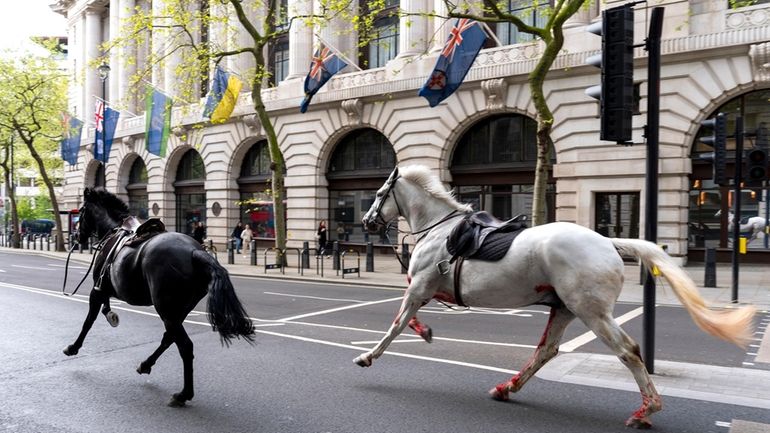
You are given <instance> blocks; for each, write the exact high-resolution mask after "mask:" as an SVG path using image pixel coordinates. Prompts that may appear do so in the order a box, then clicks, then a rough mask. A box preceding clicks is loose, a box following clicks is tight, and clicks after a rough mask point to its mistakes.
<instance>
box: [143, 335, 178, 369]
mask: <svg viewBox="0 0 770 433" xmlns="http://www.w3.org/2000/svg"><path fill="white" fill-rule="evenodd" d="M173 342H174V340H173V338H172V337H171V334H170V333H169V332H168V331H166V332H164V333H163V338H162V339H161V340H160V346H158V348H157V349H155V352H152V355H150V356H149V357H147V359H145V360H144V361H142V362H141V363H140V364H139V367H137V369H136V372H137V373H139V374H150V372H151V371H152V366H153V365H155V362H156V361H158V358H160V355H162V354H163V352H165V351H166V349H168V348H169V346H171V343H173Z"/></svg>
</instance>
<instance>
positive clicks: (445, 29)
mask: <svg viewBox="0 0 770 433" xmlns="http://www.w3.org/2000/svg"><path fill="white" fill-rule="evenodd" d="M433 9H434V10H435V11H436V15H438V16H437V17H434V18H433V43H432V44H431V48H430V51H431V53H434V52H437V51H441V50H442V49H443V48H444V44H445V43H446V40H447V39H448V38H449V31H450V30H452V24H453V23H454V19H444V18H441V17H445V16H446V15H447V8H446V4H445V3H444V0H433Z"/></svg>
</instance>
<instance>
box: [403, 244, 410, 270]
mask: <svg viewBox="0 0 770 433" xmlns="http://www.w3.org/2000/svg"><path fill="white" fill-rule="evenodd" d="M401 263H403V264H404V265H403V266H401V273H402V274H405V273H407V271H408V270H409V244H407V243H406V242H401Z"/></svg>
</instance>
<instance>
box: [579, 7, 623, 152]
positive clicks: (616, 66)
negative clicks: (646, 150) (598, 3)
mask: <svg viewBox="0 0 770 433" xmlns="http://www.w3.org/2000/svg"><path fill="white" fill-rule="evenodd" d="M587 30H588V31H589V32H591V33H594V34H596V35H599V36H601V37H602V52H601V54H598V55H595V56H591V57H589V58H588V59H586V62H587V63H588V64H590V65H593V66H596V67H598V68H601V70H602V81H601V85H599V86H592V87H589V88H588V89H586V94H587V95H588V96H590V97H592V98H595V99H598V100H599V107H600V116H601V126H600V130H599V138H600V139H602V140H606V141H615V142H617V143H618V144H629V142H630V141H631V129H632V124H631V117H632V116H633V114H634V9H633V8H632V7H631V5H623V6H618V7H614V8H611V9H606V10H605V11H604V12H602V21H601V22H600V23H596V24H593V25H591V26H589V27H588V29H587Z"/></svg>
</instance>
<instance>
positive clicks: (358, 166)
mask: <svg viewBox="0 0 770 433" xmlns="http://www.w3.org/2000/svg"><path fill="white" fill-rule="evenodd" d="M395 165H396V154H395V152H393V146H392V145H391V144H390V142H389V141H388V139H387V138H386V137H385V136H384V135H382V134H381V133H380V132H378V131H376V130H374V129H360V130H358V131H354V132H352V133H350V134H348V135H347V136H346V137H345V138H344V139H342V141H341V142H340V144H338V145H337V148H336V149H335V150H334V155H333V156H332V160H331V165H330V166H329V175H331V176H333V175H334V174H337V175H343V174H352V175H356V174H361V172H362V171H365V172H370V173H371V172H377V173H378V174H384V175H385V176H386V177H387V175H388V174H390V171H391V170H393V167H395Z"/></svg>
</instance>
